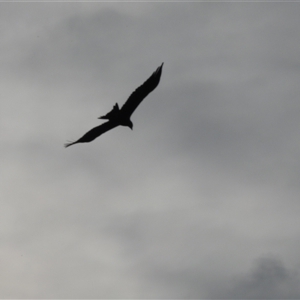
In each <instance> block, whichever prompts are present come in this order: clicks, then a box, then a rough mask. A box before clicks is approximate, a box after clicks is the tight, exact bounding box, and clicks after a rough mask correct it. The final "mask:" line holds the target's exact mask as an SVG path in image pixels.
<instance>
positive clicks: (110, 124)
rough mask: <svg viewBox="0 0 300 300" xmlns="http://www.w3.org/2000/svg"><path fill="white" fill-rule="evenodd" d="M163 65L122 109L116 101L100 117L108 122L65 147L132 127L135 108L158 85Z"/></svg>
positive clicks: (131, 96) (133, 94)
mask: <svg viewBox="0 0 300 300" xmlns="http://www.w3.org/2000/svg"><path fill="white" fill-rule="evenodd" d="M162 67H163V63H162V64H161V66H160V67H158V68H157V69H156V71H155V72H154V73H153V74H152V75H151V76H150V77H149V78H148V79H147V80H146V81H145V82H144V83H143V84H142V85H141V86H140V87H138V88H137V89H136V90H135V91H134V92H133V93H132V94H131V95H130V96H129V98H128V100H127V101H126V102H125V103H124V105H123V106H122V107H121V109H120V108H119V105H118V103H116V104H115V105H114V107H113V109H112V110H111V111H110V112H109V113H107V114H106V115H104V116H102V117H100V118H99V119H106V120H108V121H107V122H105V123H103V124H101V125H99V126H97V127H94V128H93V129H91V130H90V131H88V132H87V133H86V134H85V135H83V136H82V137H81V138H80V139H78V140H77V141H75V142H71V143H67V144H65V147H69V146H71V145H74V144H77V143H88V142H91V141H93V140H94V139H95V138H97V137H99V136H100V135H101V134H103V133H105V132H106V131H108V130H111V129H113V128H115V127H117V126H127V127H129V128H131V129H132V128H133V124H132V121H131V120H130V117H131V115H132V113H133V112H134V111H135V109H136V108H137V107H138V106H139V104H140V103H141V102H142V101H143V99H145V98H146V97H147V96H148V95H149V94H150V93H151V92H152V91H153V90H154V89H155V88H156V87H157V86H158V84H159V81H160V77H161V72H162Z"/></svg>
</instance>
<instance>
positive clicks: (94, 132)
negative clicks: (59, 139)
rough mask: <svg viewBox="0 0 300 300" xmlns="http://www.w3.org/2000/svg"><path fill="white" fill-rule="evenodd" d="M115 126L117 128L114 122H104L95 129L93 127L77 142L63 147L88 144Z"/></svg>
mask: <svg viewBox="0 0 300 300" xmlns="http://www.w3.org/2000/svg"><path fill="white" fill-rule="evenodd" d="M116 126H118V124H117V123H115V122H110V121H108V122H105V123H103V124H101V125H99V126H97V127H94V128H93V129H91V130H90V131H88V132H87V133H86V134H85V135H84V136H82V137H81V138H80V139H79V140H77V141H75V142H71V143H66V144H65V147H69V146H72V145H74V144H77V143H89V142H91V141H93V140H94V139H95V138H97V137H98V136H100V135H101V134H103V133H105V132H106V131H108V130H111V129H113V128H115V127H116Z"/></svg>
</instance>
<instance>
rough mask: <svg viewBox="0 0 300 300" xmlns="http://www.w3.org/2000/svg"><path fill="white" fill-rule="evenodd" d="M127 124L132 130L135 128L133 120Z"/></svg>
mask: <svg viewBox="0 0 300 300" xmlns="http://www.w3.org/2000/svg"><path fill="white" fill-rule="evenodd" d="M127 126H128V127H129V128H130V129H131V130H132V129H133V123H132V122H131V120H129V122H128V124H127Z"/></svg>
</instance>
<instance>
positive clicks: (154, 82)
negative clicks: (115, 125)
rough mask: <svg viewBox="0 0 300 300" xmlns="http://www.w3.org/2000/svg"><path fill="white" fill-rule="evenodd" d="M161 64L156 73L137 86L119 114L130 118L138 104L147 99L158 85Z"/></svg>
mask: <svg viewBox="0 0 300 300" xmlns="http://www.w3.org/2000/svg"><path fill="white" fill-rule="evenodd" d="M163 64H164V63H162V64H161V66H160V67H158V68H157V69H156V71H155V72H154V73H153V74H152V75H151V76H150V77H149V78H148V79H147V80H146V81H145V82H144V83H143V84H142V85H141V86H139V87H138V88H137V89H136V90H135V91H134V92H133V93H132V94H131V95H130V96H129V98H128V100H127V101H126V102H125V104H124V105H123V106H122V108H121V112H122V113H123V114H124V115H126V117H128V118H129V117H130V116H131V115H132V113H133V112H134V110H135V109H136V108H137V107H138V106H139V104H140V103H141V102H142V101H143V99H145V97H147V96H148V95H149V94H150V93H151V92H152V91H153V90H154V89H155V88H156V87H157V86H158V84H159V81H160V76H161V72H162V67H163Z"/></svg>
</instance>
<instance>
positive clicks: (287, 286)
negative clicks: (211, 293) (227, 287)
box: [219, 258, 300, 299]
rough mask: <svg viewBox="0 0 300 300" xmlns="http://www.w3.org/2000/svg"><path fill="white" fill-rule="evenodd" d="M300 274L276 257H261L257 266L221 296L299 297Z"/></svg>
mask: <svg viewBox="0 0 300 300" xmlns="http://www.w3.org/2000/svg"><path fill="white" fill-rule="evenodd" d="M299 282H300V278H299V274H298V272H297V271H295V270H292V269H288V268H286V267H285V265H284V264H283V263H282V261H280V260H278V259H275V258H261V259H260V260H259V261H258V262H257V263H256V266H255V268H254V269H253V270H252V271H251V272H250V273H249V274H247V275H244V276H241V278H239V279H237V280H236V284H235V286H234V287H233V288H232V289H231V291H229V292H228V293H225V297H224V295H220V296H219V297H220V298H223V297H224V298H226V299H229V298H230V299H298V298H299V297H300V289H299Z"/></svg>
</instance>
